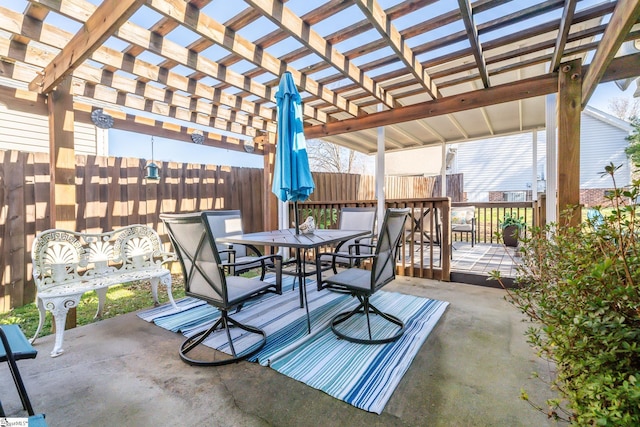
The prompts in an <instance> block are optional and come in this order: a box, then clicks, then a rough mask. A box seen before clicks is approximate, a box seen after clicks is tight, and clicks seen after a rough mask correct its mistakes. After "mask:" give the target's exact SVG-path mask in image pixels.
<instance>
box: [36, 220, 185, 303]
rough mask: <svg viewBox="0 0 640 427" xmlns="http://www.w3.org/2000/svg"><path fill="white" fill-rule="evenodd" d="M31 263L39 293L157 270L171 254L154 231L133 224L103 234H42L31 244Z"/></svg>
mask: <svg viewBox="0 0 640 427" xmlns="http://www.w3.org/2000/svg"><path fill="white" fill-rule="evenodd" d="M31 259H32V262H33V279H34V281H35V283H36V286H37V288H38V290H39V291H43V290H45V289H47V288H50V287H53V286H59V285H63V284H65V283H68V282H72V281H75V280H78V279H80V278H81V277H85V278H86V277H92V276H99V275H105V274H112V273H117V272H124V271H130V270H142V269H149V268H161V266H162V264H163V263H164V262H166V261H169V260H172V259H174V254H172V253H170V252H165V251H163V249H162V242H161V241H160V237H159V236H158V233H156V231H155V230H154V229H152V228H151V227H148V226H146V225H140V224H136V225H129V226H126V227H122V228H119V229H117V230H114V231H109V232H104V233H79V232H75V231H69V230H62V229H51V230H45V231H43V232H42V233H39V234H38V235H37V236H36V238H35V240H34V241H33V246H32V249H31Z"/></svg>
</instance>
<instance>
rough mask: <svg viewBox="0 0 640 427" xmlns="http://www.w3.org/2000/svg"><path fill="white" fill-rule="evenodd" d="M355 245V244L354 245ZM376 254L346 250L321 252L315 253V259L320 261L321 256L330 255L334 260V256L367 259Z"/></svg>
mask: <svg viewBox="0 0 640 427" xmlns="http://www.w3.org/2000/svg"><path fill="white" fill-rule="evenodd" d="M354 246H356V245H354ZM366 246H368V245H366ZM376 256H377V255H376V254H356V255H354V254H350V253H347V252H322V253H319V254H318V255H316V261H321V260H322V258H323V257H331V258H332V259H333V261H335V259H336V258H338V257H340V258H350V259H354V260H355V259H358V260H360V259H367V258H375V257H376Z"/></svg>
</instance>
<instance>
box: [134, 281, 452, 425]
mask: <svg viewBox="0 0 640 427" xmlns="http://www.w3.org/2000/svg"><path fill="white" fill-rule="evenodd" d="M267 280H273V278H270V279H269V278H268V279H267ZM291 285H292V280H291V278H290V277H285V278H283V294H282V295H274V294H268V295H265V296H263V297H262V298H260V299H257V300H254V301H252V302H250V303H249V304H247V305H245V306H244V307H243V308H242V310H241V311H240V313H237V314H235V313H232V314H231V315H232V317H234V318H235V319H237V320H239V321H240V322H243V323H247V324H249V325H252V326H257V327H259V328H262V329H264V330H265V331H266V333H267V344H266V345H265V346H264V348H262V350H261V351H260V352H259V353H258V354H257V355H255V356H254V357H253V358H251V359H249V360H251V361H254V362H258V363H260V364H261V365H263V366H270V367H271V368H273V369H275V370H276V371H278V372H280V373H282V374H284V375H287V376H289V377H291V378H294V379H296V380H298V381H301V382H303V383H305V384H307V385H309V386H311V387H314V388H317V389H319V390H322V391H324V392H326V393H327V394H329V395H331V396H333V397H335V398H337V399H341V400H343V401H345V402H347V403H349V404H351V405H353V406H356V407H358V408H360V409H364V410H366V411H369V412H375V413H378V414H380V413H381V412H382V410H383V409H384V406H385V404H386V403H387V401H388V400H389V398H390V397H391V394H392V393H393V391H394V390H395V388H396V386H397V385H398V384H399V383H400V380H401V379H402V376H403V375H404V373H405V372H406V371H407V369H408V368H409V366H410V365H411V362H412V360H413V358H414V357H415V355H416V354H417V353H418V350H419V349H420V347H421V346H422V344H423V343H424V341H425V340H426V339H427V337H428V336H429V333H430V332H431V330H432V329H433V327H434V326H435V325H436V323H437V322H438V320H439V319H440V317H441V316H442V314H443V313H444V312H445V310H446V308H447V306H448V304H449V303H447V302H443V301H436V300H430V299H427V298H420V297H415V296H411V295H404V294H400V293H397V292H385V291H379V292H376V294H374V296H373V297H372V298H371V302H372V303H373V304H374V305H376V306H377V307H379V308H381V309H382V310H383V311H385V312H388V313H390V314H393V315H396V316H398V317H399V318H400V319H402V320H403V321H404V322H405V326H406V330H405V333H404V335H403V336H402V337H401V338H400V339H399V340H397V341H395V342H393V343H389V344H385V345H363V344H354V343H351V342H348V341H345V340H339V339H338V338H337V337H336V335H335V334H334V333H333V332H332V331H331V327H330V321H331V319H332V318H333V317H334V316H335V315H336V314H338V313H340V312H343V311H348V310H350V309H352V308H355V305H356V304H357V302H358V301H357V300H356V299H355V298H352V297H351V296H349V295H344V294H338V293H335V292H329V291H326V290H323V291H320V292H318V291H317V290H316V283H315V281H311V280H307V292H308V294H307V295H308V300H309V309H310V313H311V333H310V334H308V333H307V320H306V312H305V310H304V309H303V308H300V306H299V299H298V295H299V294H298V290H297V289H296V290H295V291H291ZM177 304H178V307H179V308H180V309H181V311H180V312H176V311H175V310H174V309H173V308H172V307H171V305H169V304H165V305H162V306H159V307H154V308H151V309H148V310H144V311H141V312H140V313H138V316H139V317H140V318H142V319H144V320H146V321H148V322H154V323H155V324H156V325H158V326H160V327H162V328H165V329H168V330H170V331H173V332H181V333H182V334H184V335H185V336H191V335H193V334H195V333H197V332H198V331H200V330H202V329H206V328H208V327H209V326H211V324H212V322H215V320H216V319H217V318H218V317H219V312H218V310H217V309H215V308H213V307H211V306H210V305H208V304H206V303H204V302H203V301H200V300H198V299H195V298H183V299H181V300H179V301H177ZM377 318H378V316H372V320H373V319H377ZM347 323H348V322H345V323H344V324H342V325H341V327H345V328H347V330H348V328H350V327H351V326H352V325H349V324H347ZM385 323H386V322H385ZM361 325H362V324H361ZM377 326H378V325H377V324H376V322H372V328H373V330H374V331H377V333H380V334H384V333H385V331H384V330H383V329H381V328H379V327H377ZM236 329H237V328H233V329H232V330H236ZM358 330H362V331H363V333H365V334H366V328H365V329H362V328H361V327H360V328H358ZM387 332H388V331H387ZM237 335H238V336H237V339H236V340H235V341H234V345H236V350H237V351H242V350H243V349H244V348H248V347H250V346H251V345H253V344H254V343H255V340H254V339H253V337H252V336H251V335H250V334H245V333H243V331H237ZM244 338H246V342H245V340H244ZM225 343H226V334H225V333H224V332H216V333H213V334H212V335H211V336H210V337H209V338H208V339H207V340H206V341H205V342H204V344H205V345H207V346H209V347H212V348H216V349H218V350H221V351H227V349H226V346H225ZM227 352H228V351H227Z"/></svg>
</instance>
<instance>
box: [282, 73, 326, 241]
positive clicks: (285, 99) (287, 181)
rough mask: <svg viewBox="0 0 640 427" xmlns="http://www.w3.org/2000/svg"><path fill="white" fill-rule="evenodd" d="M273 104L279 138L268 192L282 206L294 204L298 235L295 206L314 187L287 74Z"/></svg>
mask: <svg viewBox="0 0 640 427" xmlns="http://www.w3.org/2000/svg"><path fill="white" fill-rule="evenodd" d="M276 103H277V106H278V116H277V119H278V130H277V131H278V138H277V145H276V161H275V170H274V174H273V184H272V187H271V191H273V193H275V195H276V196H277V197H278V198H279V199H280V200H282V201H283V202H284V201H292V202H294V216H295V227H296V234H298V233H299V229H298V224H299V221H298V202H300V201H302V202H303V201H305V200H307V199H308V198H309V195H310V194H311V193H312V192H313V189H314V188H315V184H314V183H313V177H312V176H311V170H310V169H309V158H308V156H307V142H306V139H305V137H304V131H303V125H302V123H303V122H302V98H300V93H298V89H297V88H296V85H295V83H294V81H293V77H292V76H291V73H290V72H288V71H286V72H285V73H284V74H283V75H282V78H281V79H280V84H279V86H278V92H277V93H276Z"/></svg>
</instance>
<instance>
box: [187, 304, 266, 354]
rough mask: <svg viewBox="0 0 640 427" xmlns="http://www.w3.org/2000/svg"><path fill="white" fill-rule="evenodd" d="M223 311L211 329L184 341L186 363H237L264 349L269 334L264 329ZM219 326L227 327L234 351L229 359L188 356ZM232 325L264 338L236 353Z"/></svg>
mask: <svg viewBox="0 0 640 427" xmlns="http://www.w3.org/2000/svg"><path fill="white" fill-rule="evenodd" d="M221 313H222V314H221V316H220V319H218V321H217V322H216V323H214V324H213V326H211V327H210V328H209V329H207V330H205V331H201V332H198V333H197V334H196V335H194V336H192V337H190V338H187V339H186V340H185V341H184V342H183V343H182V345H181V346H180V358H181V359H182V360H183V361H184V362H185V363H187V364H189V365H193V366H222V365H228V364H230V363H237V362H239V361H241V360H244V359H247V358H249V357H251V356H253V355H254V354H256V353H258V352H259V351H260V350H261V349H262V347H264V345H265V344H266V343H267V334H266V332H264V331H263V330H262V329H259V328H256V327H254V326H249V325H245V324H242V323H240V322H238V321H237V320H234V319H233V318H232V317H230V316H229V314H228V312H227V311H226V310H221ZM218 326H221V328H222V329H225V333H226V335H227V341H228V344H229V348H230V349H231V353H232V354H231V357H229V358H227V359H222V360H217V361H205V360H197V359H192V358H190V357H188V356H187V353H189V352H190V351H191V350H193V349H194V348H196V347H197V346H198V345H200V344H201V343H202V342H203V341H204V340H205V339H206V338H207V337H208V336H209V335H211V334H212V333H213V332H214V331H215V330H216V329H217V328H218ZM231 326H236V327H238V328H240V329H242V330H245V331H247V332H250V333H253V334H258V335H261V336H262V339H261V340H260V341H259V342H258V343H256V344H254V345H252V346H251V347H250V348H249V349H248V351H245V352H244V353H241V354H238V353H236V350H235V347H234V345H233V338H232V337H231V331H230V329H231ZM212 351H213V350H212Z"/></svg>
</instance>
